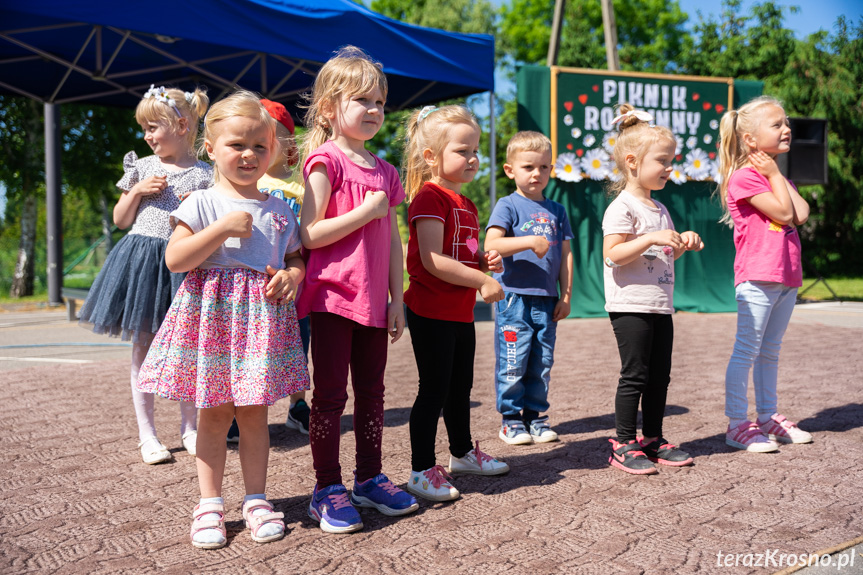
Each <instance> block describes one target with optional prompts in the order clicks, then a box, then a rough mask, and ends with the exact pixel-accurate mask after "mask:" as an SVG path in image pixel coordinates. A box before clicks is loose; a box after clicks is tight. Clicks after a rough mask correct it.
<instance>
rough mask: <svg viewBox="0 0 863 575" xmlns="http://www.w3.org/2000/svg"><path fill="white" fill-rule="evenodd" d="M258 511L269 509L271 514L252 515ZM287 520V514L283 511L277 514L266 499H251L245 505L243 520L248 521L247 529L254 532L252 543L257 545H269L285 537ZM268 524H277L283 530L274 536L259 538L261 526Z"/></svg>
mask: <svg viewBox="0 0 863 575" xmlns="http://www.w3.org/2000/svg"><path fill="white" fill-rule="evenodd" d="M256 509H267V510H269V513H262V514H260V515H253V514H252V513H253V512H254V511H255V510H256ZM284 518H285V514H284V513H282V512H281V511H279V512H275V511H274V510H273V504H272V503H270V502H269V501H267V500H266V499H250V500H249V501H246V502H245V503H244V504H243V519H245V520H246V527H248V528H249V529H251V531H252V541H255V542H256V543H268V542H270V541H276V540H278V539H281V538H282V537H284V536H285V522H284V521H283V519H284ZM266 524H276V525H279V526H280V527H281V528H282V530H281V531H279V532H278V533H275V534H273V535H267V536H264V537H260V536H258V530H259V529H260V528H261V526H263V525H266Z"/></svg>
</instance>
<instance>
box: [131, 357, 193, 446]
mask: <svg viewBox="0 0 863 575" xmlns="http://www.w3.org/2000/svg"><path fill="white" fill-rule="evenodd" d="M149 349H150V343H149V342H148V343H133V344H132V371H131V381H132V405H133V406H134V407H135V417H136V418H137V419H138V438H139V440H140V441H146V440H147V439H150V438H151V437H156V422H155V419H154V416H153V404H154V397H153V394H152V393H144V392H143V391H138V390H137V389H136V388H135V383H136V382H137V381H138V371H139V370H140V369H141V364H143V363H144V358H146V357H147V350H149ZM197 417H198V410H197V409H195V403H194V402H193V401H181V402H180V436H183V435H185V434H186V433H187V432H189V431H195V430H197V428H198V421H197Z"/></svg>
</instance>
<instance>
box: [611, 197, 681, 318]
mask: <svg viewBox="0 0 863 575" xmlns="http://www.w3.org/2000/svg"><path fill="white" fill-rule="evenodd" d="M653 203H654V204H656V207H652V206H648V205H646V204H645V203H644V202H642V201H640V200H639V199H638V198H636V197H635V196H633V195H632V194H630V193H629V192H626V191H624V192H620V195H619V196H617V197H616V198H615V199H614V201H613V202H611V205H609V206H608V209H606V210H605V216H603V218H602V234H603V236H607V235H610V234H626V235H628V236H635V237H640V236H643V235H644V234H648V233H650V232H658V231H662V230H673V229H674V223H673V222H672V221H671V216H670V215H669V214H668V210H667V209H666V208H665V206H663V205H662V204H661V203H659V202H657V201H656V200H653ZM603 279H604V282H603V283H604V284H605V311H608V312H623V313H664V314H670V313H674V250H673V249H672V248H671V247H670V246H650V247H649V248H648V249H647V250H645V252H644V253H643V254H641V255H640V256H639V257H637V258H636V259H635V260H633V261H631V262H630V263H628V264H626V265H623V266H611V265H608V264H607V263H606V265H605V269H604V272H603Z"/></svg>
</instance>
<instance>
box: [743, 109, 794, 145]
mask: <svg viewBox="0 0 863 575" xmlns="http://www.w3.org/2000/svg"><path fill="white" fill-rule="evenodd" d="M746 141H747V143H748V144H749V145H750V147H754V149H755V150H758V151H761V152H764V153H766V154H770V155H771V156H776V155H777V154H784V153H786V152H788V151H789V150H790V149H791V124H790V122H789V121H788V116H786V115H785V110H783V109H782V108H780V107H779V106H764V108H763V109H762V112H761V121H760V122H759V124H758V127H757V128H756V129H755V132H754V133H753V134H751V135H750V137H749V138H747V139H746Z"/></svg>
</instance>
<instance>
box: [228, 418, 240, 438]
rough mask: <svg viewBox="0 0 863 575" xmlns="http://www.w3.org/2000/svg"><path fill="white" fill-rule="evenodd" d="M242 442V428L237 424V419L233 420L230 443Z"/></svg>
mask: <svg viewBox="0 0 863 575" xmlns="http://www.w3.org/2000/svg"><path fill="white" fill-rule="evenodd" d="M239 442H240V428H239V426H237V420H236V419H235V420H234V421H232V422H231V429H229V430H228V443H239Z"/></svg>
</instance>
